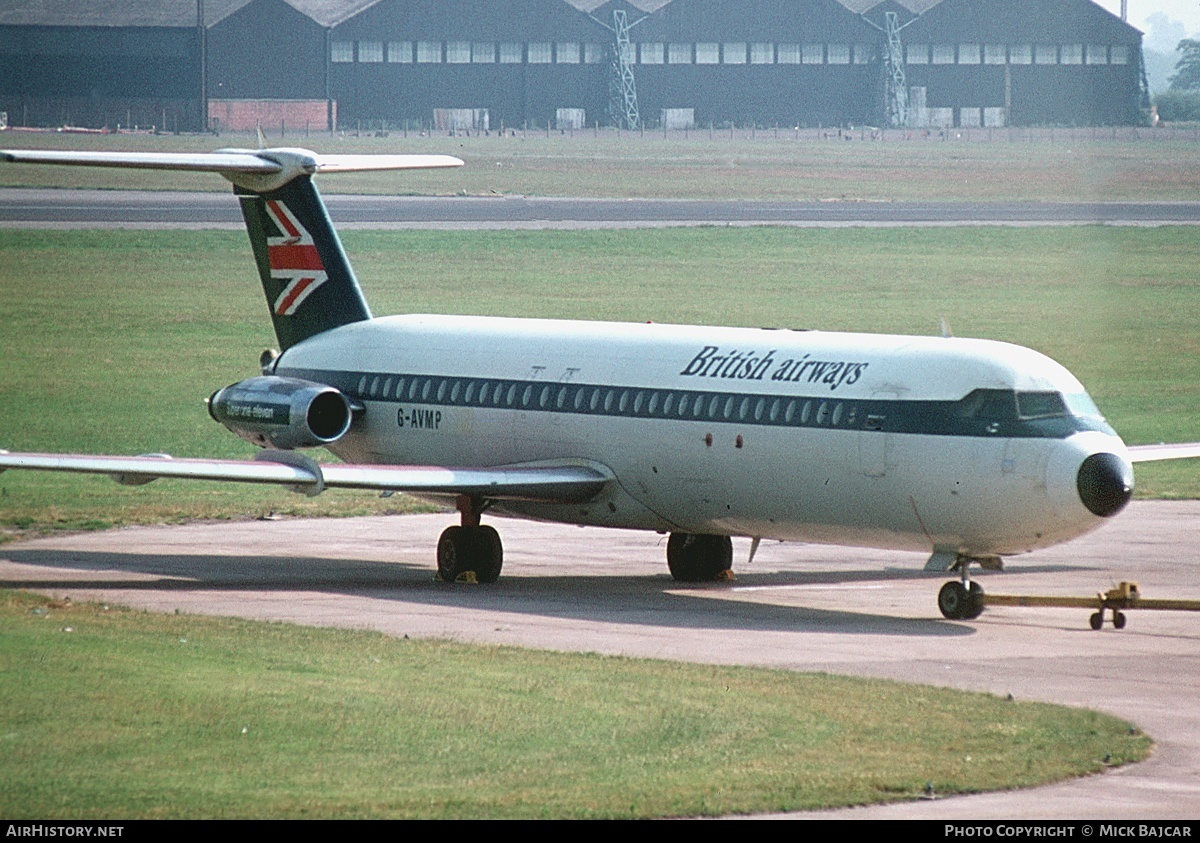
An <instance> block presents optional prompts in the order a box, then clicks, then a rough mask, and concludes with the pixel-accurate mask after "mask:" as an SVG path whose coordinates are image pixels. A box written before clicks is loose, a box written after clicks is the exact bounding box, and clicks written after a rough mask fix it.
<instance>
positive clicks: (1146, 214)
mask: <svg viewBox="0 0 1200 843" xmlns="http://www.w3.org/2000/svg"><path fill="white" fill-rule="evenodd" d="M325 201H326V204H327V205H328V207H329V213H330V216H331V217H333V220H334V222H335V224H337V226H338V227H339V228H343V229H353V228H375V229H380V228H382V229H389V228H396V229H400V228H411V229H421V228H438V229H504V228H509V229H546V228H557V229H572V228H627V227H628V228H637V227H654V226H688V225H735V226H743V225H784V226H800V227H814V228H815V227H844V226H949V225H1087V224H1106V225H1197V224H1200V202H1075V203H1051V202H855V201H830V202H764V201H758V200H753V201H751V200H747V201H742V200H670V199H665V200H664V199H562V198H538V197H529V196H496V197H474V196H444V197H417V196H341V195H330V196H326V197H325ZM0 227H7V228H106V227H114V228H241V227H242V219H241V213H240V211H239V210H238V205H237V202H236V201H235V200H234V199H233V198H232V196H231V195H230V194H228V193H224V192H220V193H173V192H152V191H113V190H34V189H25V188H3V189H0Z"/></svg>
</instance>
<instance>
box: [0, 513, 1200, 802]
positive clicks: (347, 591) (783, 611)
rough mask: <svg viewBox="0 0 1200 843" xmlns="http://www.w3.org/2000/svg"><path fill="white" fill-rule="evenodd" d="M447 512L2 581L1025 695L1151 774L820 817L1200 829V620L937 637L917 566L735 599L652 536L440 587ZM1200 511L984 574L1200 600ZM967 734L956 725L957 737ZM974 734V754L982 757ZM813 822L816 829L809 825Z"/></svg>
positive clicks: (1059, 623)
mask: <svg viewBox="0 0 1200 843" xmlns="http://www.w3.org/2000/svg"><path fill="white" fill-rule="evenodd" d="M453 520H454V519H453V516H451V515H448V514H447V515H418V516H395V517H382V518H359V519H346V520H324V521H311V520H283V521H247V522H242V523H225V522H223V523H219V524H196V525H192V526H184V527H139V528H129V529H123V530H115V531H112V532H107V533H94V534H85V535H75V536H68V537H59V538H50V539H39V540H36V541H28V542H22V543H19V544H12V545H7V546H4V547H0V584H3V585H6V586H9V587H25V588H33V589H38V590H42V591H47V592H53V593H55V594H58V595H70V596H71V597H72V598H73V599H103V600H108V601H113V602H120V603H124V604H128V605H132V606H137V607H146V608H148V609H152V610H157V611H176V610H179V611H182V612H197V613H207V614H219V615H236V616H241V617H248V618H261V619H271V620H285V621H294V622H297V623H304V624H314V625H322V626H339V627H353V628H369V629H377V630H381V631H383V632H386V633H388V634H392V635H409V636H425V637H445V638H453V639H458V640H463V641H480V642H495V643H502V644H513V645H519V646H527V647H543V648H550V649H570V650H588V651H597V652H603V653H614V654H625V655H631V656H646V657H652V658H665V659H683V660H691V661H700V662H715V663H730V664H755V665H766V666H771V667H777V668H785V669H789V670H820V671H827V672H832V673H842V674H854V675H862V676H874V677H886V678H892V679H898V680H903V681H910V682H922V683H928V684H934V685H943V686H949V687H955V688H963V689H969V690H975V691H985V692H990V693H995V694H1010V693H1011V694H1013V695H1014V696H1015V697H1017V698H1021V699H1038V700H1046V701H1051V702H1059V703H1065V704H1068V705H1077V706H1088V707H1091V708H1096V709H1100V710H1103V711H1107V712H1110V713H1112V714H1115V715H1117V716H1120V717H1122V718H1125V719H1127V720H1129V721H1130V722H1131V723H1134V724H1136V725H1137V726H1138V727H1139V728H1141V729H1143V730H1144V731H1146V732H1147V733H1149V734H1150V735H1151V736H1152V737H1153V738H1154V740H1155V741H1156V745H1157V746H1156V749H1155V752H1154V754H1153V756H1152V757H1151V758H1150V759H1149V760H1148V761H1146V762H1144V763H1142V764H1137V765H1133V766H1130V767H1125V768H1121V769H1117V770H1113V771H1110V772H1108V773H1106V774H1103V775H1099V776H1093V777H1090V778H1086V779H1081V780H1077V781H1073V782H1067V783H1063V784H1057V785H1051V786H1047V787H1042V788H1038V789H1036V790H1030V791H1018V792H1010V793H998V794H983V795H978V796H970V797H958V798H947V799H939V800H934V801H928V802H920V803H915V804H904V805H891V806H880V807H872V808H864V809H854V810H849V811H839V812H831V813H830V814H822V815H820V816H838V817H880V818H889V817H890V818H902V817H904V818H908V817H922V818H939V819H942V818H945V819H950V818H955V819H975V820H978V819H985V818H1001V819H1008V818H1103V819H1135V818H1195V817H1198V816H1200V615H1196V614H1191V613H1183V612H1150V611H1138V610H1134V611H1131V612H1129V613H1128V618H1129V622H1128V626H1127V627H1126V628H1125V629H1124V630H1121V631H1117V630H1115V629H1113V628H1112V627H1111V626H1110V625H1106V626H1105V628H1104V629H1103V630H1101V631H1099V632H1094V631H1092V630H1091V629H1090V628H1089V626H1088V611H1086V610H1082V609H1046V608H1039V609H1021V608H1008V607H993V608H989V609H988V610H987V611H986V612H985V613H984V614H983V616H982V617H980V618H979V619H978V620H976V621H971V622H951V621H946V620H943V619H942V618H941V617H940V616H939V615H938V612H937V609H936V606H935V595H936V593H937V589H938V587H939V586H940V584H941V582H942V581H944V579H945V577H944V576H930V575H926V574H923V573H922V572H921V567H922V564H923V562H924V559H923V557H921V556H919V555H915V554H909V553H898V552H889V551H875V550H862V549H846V548H831V547H825V546H816V545H795V544H775V543H771V544H768V543H764V544H763V546H762V548H761V549H760V551H759V553H758V556H757V557H756V558H755V560H754V562H753V564H752V565H746V564H745V557H746V553H747V549H748V543H747V542H745V541H743V540H737V541H735V553H736V556H735V566H734V567H735V571H736V572H737V581H735V582H732V583H712V584H705V585H698V586H681V585H679V584H677V583H674V582H672V581H671V579H670V578H669V576H668V575H667V573H666V570H665V568H666V566H665V562H664V551H665V539H664V538H663V537H660V536H656V535H654V534H644V533H636V532H626V531H617V530H600V529H586V530H585V529H580V528H577V527H566V526H558V525H547V524H533V523H527V522H519V521H501V520H496V521H495V523H496V525H497V527H498V528H499V529H500V531H501V534H502V535H503V537H504V541H505V551H506V553H505V563H504V575H503V577H502V578H501V580H500V582H498V583H496V584H494V585H490V586H479V585H465V584H444V583H437V582H434V581H433V551H434V547H435V544H436V541H437V537H438V534H439V532H440V531H441V530H442V529H443V528H444V527H445V526H447V525H448V524H449V523H452V522H453ZM1198 563H1200V502H1195V501H1186V502H1167V501H1159V502H1135V503H1134V504H1132V505H1131V506H1130V507H1129V509H1128V510H1127V511H1126V512H1125V513H1123V514H1122V515H1121V516H1120V517H1118V518H1116V519H1114V520H1113V522H1112V523H1111V524H1108V525H1106V526H1105V527H1104V528H1102V529H1101V530H1100V531H1098V532H1096V533H1094V534H1092V535H1090V536H1087V537H1084V538H1082V539H1079V540H1077V541H1075V542H1072V543H1069V544H1066V545H1063V546H1060V547H1058V548H1053V549H1051V550H1046V551H1039V552H1037V553H1035V554H1031V555H1029V556H1025V557H1019V558H1014V559H1012V560H1009V562H1008V570H1007V571H1005V572H1003V573H991V572H988V573H983V574H981V575H979V577H978V579H979V581H980V582H981V583H982V584H983V585H984V587H985V588H986V589H987V590H988V591H990V592H996V593H1031V594H1057V595H1081V596H1082V595H1091V594H1095V593H1096V592H1097V591H1100V590H1104V589H1107V588H1110V587H1112V586H1113V585H1114V584H1115V583H1116V582H1118V581H1120V580H1134V581H1137V582H1138V583H1139V584H1140V586H1141V590H1142V594H1143V596H1145V597H1182V598H1191V599H1200V575H1198V574H1197V565H1198ZM945 726H946V730H947V732H953V731H954V730H955V728H956V725H955V724H954V723H947V724H945ZM969 737H970V736H969V735H964V736H963V740H964V747H968V746H969ZM808 816H811V815H808Z"/></svg>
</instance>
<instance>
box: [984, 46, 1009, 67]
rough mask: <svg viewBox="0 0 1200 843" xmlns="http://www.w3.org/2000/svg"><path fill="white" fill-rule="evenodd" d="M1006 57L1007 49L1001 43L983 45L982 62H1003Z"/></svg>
mask: <svg viewBox="0 0 1200 843" xmlns="http://www.w3.org/2000/svg"><path fill="white" fill-rule="evenodd" d="M1007 58H1008V56H1007V51H1006V50H1005V49H1004V45H1003V44H984V45H983V63H984V64H1004V62H1005V60H1006V59H1007Z"/></svg>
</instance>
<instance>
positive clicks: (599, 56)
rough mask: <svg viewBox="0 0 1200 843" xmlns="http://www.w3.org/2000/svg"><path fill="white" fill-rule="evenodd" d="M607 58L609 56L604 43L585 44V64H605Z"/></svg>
mask: <svg viewBox="0 0 1200 843" xmlns="http://www.w3.org/2000/svg"><path fill="white" fill-rule="evenodd" d="M605 58H607V56H606V55H605V52H604V45H603V44H584V45H583V63H584V64H604V59H605Z"/></svg>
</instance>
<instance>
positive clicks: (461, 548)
mask: <svg viewBox="0 0 1200 843" xmlns="http://www.w3.org/2000/svg"><path fill="white" fill-rule="evenodd" d="M469 538H470V534H469V532H468V530H467V529H466V528H465V527H459V526H457V525H455V526H453V527H447V528H446V529H445V530H443V531H442V535H441V537H440V538H438V545H437V566H438V576H439V577H441V579H442V582H454V580H455V579H457V578H458V575H459V574H461V573H463V572H464V571H468V570H470V569H471V564H470V557H471V556H472V554H471V546H470V545H471V542H470V541H469Z"/></svg>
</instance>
